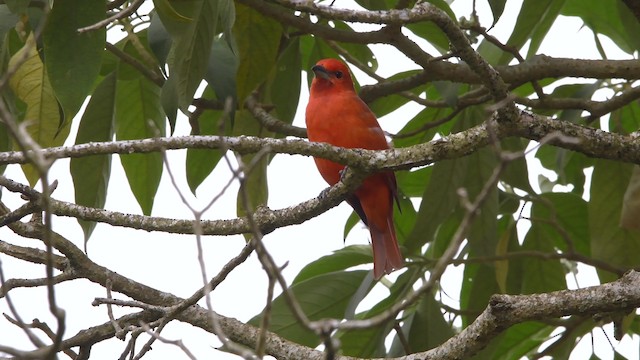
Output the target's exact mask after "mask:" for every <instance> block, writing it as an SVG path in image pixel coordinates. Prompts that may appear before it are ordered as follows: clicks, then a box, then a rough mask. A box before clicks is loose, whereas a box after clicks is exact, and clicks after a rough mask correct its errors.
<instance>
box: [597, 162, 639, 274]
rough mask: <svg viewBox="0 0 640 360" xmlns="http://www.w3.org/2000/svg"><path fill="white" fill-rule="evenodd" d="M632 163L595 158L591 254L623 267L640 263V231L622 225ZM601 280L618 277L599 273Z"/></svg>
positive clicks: (632, 266)
mask: <svg viewBox="0 0 640 360" xmlns="http://www.w3.org/2000/svg"><path fill="white" fill-rule="evenodd" d="M631 170H632V165H631V164H626V163H622V162H616V161H609V160H602V159H598V160H595V165H594V168H593V175H592V179H591V193H590V201H589V205H588V207H589V232H590V234H591V255H592V256H593V258H594V259H598V260H602V261H606V262H607V263H609V264H611V265H614V266H619V267H623V268H634V267H637V266H638V265H640V261H639V259H638V256H637V255H638V254H639V253H640V233H639V232H638V231H634V230H625V229H623V228H621V227H620V225H619V221H620V215H621V211H622V200H623V197H624V192H625V190H626V188H627V184H628V182H629V179H630V177H631ZM598 275H599V276H600V281H602V282H603V283H604V282H608V281H613V280H615V279H616V278H617V277H616V276H612V275H611V274H609V273H605V272H598Z"/></svg>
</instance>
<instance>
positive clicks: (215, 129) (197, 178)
mask: <svg viewBox="0 0 640 360" xmlns="http://www.w3.org/2000/svg"><path fill="white" fill-rule="evenodd" d="M202 96H203V97H204V98H205V99H214V98H215V96H214V94H213V90H211V87H207V88H206V89H205V91H204V93H203V95H202ZM198 125H199V130H200V132H199V134H200V135H229V134H230V133H231V129H232V127H231V121H230V119H229V115H228V114H225V113H224V111H221V110H209V109H207V110H205V111H204V112H203V113H202V114H201V115H200V117H198ZM223 155H224V153H223V152H222V151H221V150H219V149H211V150H210V149H187V159H186V164H185V166H186V175H187V184H189V189H191V192H192V193H194V194H195V193H196V189H197V188H198V186H200V184H202V182H203V181H204V180H205V179H206V178H207V176H209V174H211V172H212V171H213V169H214V168H215V167H216V165H218V162H220V159H222V156H223Z"/></svg>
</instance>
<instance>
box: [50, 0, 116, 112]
mask: <svg viewBox="0 0 640 360" xmlns="http://www.w3.org/2000/svg"><path fill="white" fill-rule="evenodd" d="M105 4H106V3H105V2H104V1H103V0H57V1H55V2H54V4H53V8H52V9H51V12H50V13H49V15H48V18H47V26H46V27H45V29H44V32H43V33H42V41H43V44H44V55H45V57H46V63H45V66H46V67H47V74H48V76H49V80H50V81H51V86H52V87H53V90H54V91H55V95H56V97H57V98H58V100H59V101H60V104H61V105H62V108H63V109H64V113H65V115H64V116H65V119H66V121H71V118H73V116H74V115H75V114H76V112H77V111H78V109H80V106H81V105H82V103H83V102H84V100H85V98H86V97H87V95H89V92H90V91H91V88H92V87H93V85H94V82H95V81H96V78H97V77H98V73H99V72H100V65H101V62H102V53H103V52H104V46H105V45H104V44H105V41H106V29H105V28H104V27H101V28H100V29H97V30H92V31H87V32H84V33H79V32H78V29H79V28H82V27H86V26H89V25H93V24H95V23H97V22H99V21H101V20H104V18H105V14H106V8H105Z"/></svg>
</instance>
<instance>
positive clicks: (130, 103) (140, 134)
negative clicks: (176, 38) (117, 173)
mask: <svg viewBox="0 0 640 360" xmlns="http://www.w3.org/2000/svg"><path fill="white" fill-rule="evenodd" d="M115 125H116V131H115V132H116V138H117V139H118V140H131V139H145V138H152V137H155V136H156V135H158V136H164V135H165V131H166V130H165V128H166V125H165V115H164V112H163V111H162V107H161V105H160V88H159V87H158V86H157V85H155V84H154V83H152V82H151V81H149V80H148V79H146V78H145V77H143V76H142V75H140V76H139V77H138V79H134V80H118V81H117V85H116V123H115ZM120 161H121V162H122V166H123V167H124V170H125V173H126V175H127V179H128V181H129V186H130V187H131V191H132V192H133V195H134V196H135V198H136V200H137V201H138V204H139V205H140V208H141V209H142V212H143V213H144V214H145V215H149V214H151V209H152V207H153V200H154V198H155V195H156V191H157V190H158V185H159V184H160V177H161V176H162V154H160V153H150V154H130V155H120Z"/></svg>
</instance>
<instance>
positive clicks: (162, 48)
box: [147, 0, 173, 64]
mask: <svg viewBox="0 0 640 360" xmlns="http://www.w3.org/2000/svg"><path fill="white" fill-rule="evenodd" d="M165 1H166V0H165ZM154 15H155V16H154ZM147 33H148V35H147V41H148V45H149V48H150V49H151V51H152V53H153V55H155V57H156V59H157V60H158V63H159V64H165V63H166V62H167V57H168V56H169V53H170V52H171V46H172V45H173V40H172V39H171V35H170V34H169V32H168V31H167V29H166V28H165V27H164V24H163V23H162V21H161V20H160V16H158V15H157V14H152V15H151V22H150V23H149V28H148V30H147Z"/></svg>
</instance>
